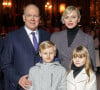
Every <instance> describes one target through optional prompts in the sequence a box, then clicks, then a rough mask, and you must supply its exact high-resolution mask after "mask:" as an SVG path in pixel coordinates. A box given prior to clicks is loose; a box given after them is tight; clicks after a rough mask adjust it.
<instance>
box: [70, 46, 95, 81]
mask: <svg viewBox="0 0 100 90" xmlns="http://www.w3.org/2000/svg"><path fill="white" fill-rule="evenodd" d="M73 57H85V58H86V62H85V65H84V66H85V71H86V74H87V75H88V77H89V80H90V73H91V72H93V70H92V65H91V58H90V55H89V51H88V49H87V48H86V47H85V46H78V47H76V48H75V49H74V50H73V52H72V56H71V64H70V69H69V71H68V73H69V72H70V71H71V65H72V64H73ZM89 80H88V81H89Z"/></svg>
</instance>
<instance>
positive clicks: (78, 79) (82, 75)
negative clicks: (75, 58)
mask: <svg viewBox="0 0 100 90" xmlns="http://www.w3.org/2000/svg"><path fill="white" fill-rule="evenodd" d="M67 80H68V81H69V82H71V83H73V84H75V83H76V82H77V83H79V82H82V81H86V80H87V74H86V72H85V69H83V70H82V71H81V72H80V73H79V74H78V75H77V76H76V78H74V77H73V70H71V72H70V73H69V74H68V77H67Z"/></svg>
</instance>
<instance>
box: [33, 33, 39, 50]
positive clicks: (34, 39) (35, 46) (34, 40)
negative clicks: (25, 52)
mask: <svg viewBox="0 0 100 90" xmlns="http://www.w3.org/2000/svg"><path fill="white" fill-rule="evenodd" d="M32 36H33V43H34V48H35V50H36V51H37V48H38V42H37V39H36V36H35V32H32Z"/></svg>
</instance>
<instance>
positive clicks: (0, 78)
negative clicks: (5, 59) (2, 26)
mask: <svg viewBox="0 0 100 90" xmlns="http://www.w3.org/2000/svg"><path fill="white" fill-rule="evenodd" d="M3 41H4V40H3V38H2V37H0V57H1V53H2V50H3ZM0 65H1V59H0ZM3 87H4V85H3V72H2V71H1V67H0V90H3Z"/></svg>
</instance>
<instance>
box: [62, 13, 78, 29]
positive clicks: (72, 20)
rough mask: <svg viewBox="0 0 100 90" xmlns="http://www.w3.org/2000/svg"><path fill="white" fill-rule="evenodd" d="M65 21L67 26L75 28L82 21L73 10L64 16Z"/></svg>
mask: <svg viewBox="0 0 100 90" xmlns="http://www.w3.org/2000/svg"><path fill="white" fill-rule="evenodd" d="M63 22H64V24H65V25H66V27H67V28H69V29H73V28H74V27H75V26H77V25H78V23H79V22H80V18H79V17H78V14H77V12H76V11H72V12H71V13H69V14H67V16H65V17H64V19H63Z"/></svg>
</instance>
